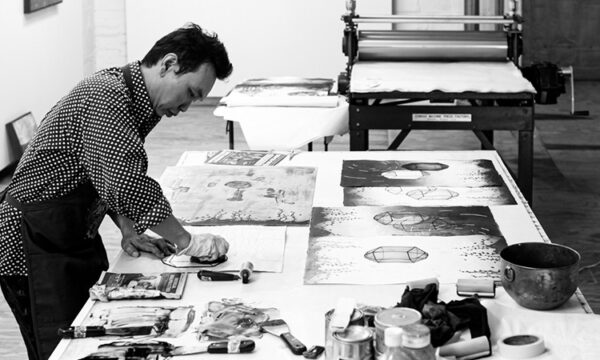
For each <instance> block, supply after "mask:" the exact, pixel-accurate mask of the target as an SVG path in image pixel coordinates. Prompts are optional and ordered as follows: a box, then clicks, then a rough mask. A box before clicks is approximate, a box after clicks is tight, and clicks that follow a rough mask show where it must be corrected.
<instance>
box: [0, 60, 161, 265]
mask: <svg viewBox="0 0 600 360" xmlns="http://www.w3.org/2000/svg"><path fill="white" fill-rule="evenodd" d="M127 66H129V67H130V69H131V77H132V82H133V93H132V94H130V93H129V90H128V88H127V86H126V85H125V80H124V77H123V72H122V70H121V69H120V68H109V69H105V70H102V71H99V72H97V73H95V74H93V75H91V76H90V77H88V78H86V79H84V80H83V81H81V82H80V83H79V84H77V86H75V88H74V89H73V90H71V92H70V93H69V94H67V96H65V97H64V98H62V99H61V100H60V101H59V102H58V103H57V104H56V105H55V106H54V107H53V108H52V109H51V110H50V112H48V114H46V116H45V117H44V119H43V120H42V122H41V125H40V127H39V129H38V132H37V133H36V135H35V136H34V138H33V139H32V141H31V143H30V145H29V146H28V148H27V150H26V151H25V154H23V158H22V159H21V161H20V163H19V165H18V166H17V169H16V171H15V174H14V176H13V178H12V181H11V183H10V185H9V186H8V191H9V192H10V194H11V195H12V196H13V197H14V198H15V199H16V200H18V201H20V202H21V203H25V204H26V203H31V202H36V201H43V200H50V199H56V198H59V197H62V196H64V195H66V194H68V193H70V192H71V191H73V190H74V189H75V188H77V187H78V186H79V185H80V184H82V183H85V182H89V181H91V183H92V185H93V186H94V188H95V189H96V191H97V192H98V195H99V196H100V199H101V200H102V201H104V202H105V204H106V205H107V206H108V208H109V209H110V210H112V211H114V212H116V213H117V214H120V215H123V216H125V217H127V218H129V219H131V220H132V221H134V223H135V228H136V231H137V232H138V233H142V232H144V231H145V230H146V229H147V228H150V227H153V226H155V225H157V224H159V223H161V222H162V221H163V220H164V219H166V218H167V217H168V216H169V215H171V213H172V211H171V207H170V205H169V203H168V201H167V200H166V199H165V197H164V196H163V193H162V190H161V188H160V186H159V184H158V183H157V182H156V181H155V180H153V179H151V178H150V177H148V176H147V175H146V172H147V169H148V158H147V155H146V151H145V150H144V146H143V145H144V139H145V138H146V135H148V133H149V132H150V131H151V130H152V129H153V128H154V126H156V124H157V123H158V121H159V120H160V117H158V116H157V115H156V114H155V113H154V110H153V109H152V104H151V103H150V98H149V96H148V91H147V89H146V86H145V84H144V79H143V78H142V72H141V69H140V63H139V62H134V63H130V64H128V65H127ZM20 218H21V212H20V211H19V210H17V209H15V208H13V207H12V206H11V205H9V204H7V203H6V202H2V203H1V204H0V275H27V268H26V266H25V255H24V253H23V243H22V237H21V232H20Z"/></svg>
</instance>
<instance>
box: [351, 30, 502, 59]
mask: <svg viewBox="0 0 600 360" xmlns="http://www.w3.org/2000/svg"><path fill="white" fill-rule="evenodd" d="M508 58H509V46H508V41H507V37H506V33H505V32H503V31H385V30H369V31H367V30H365V31H359V32H358V52H357V60H358V61H437V60H440V61H506V60H507V59H508Z"/></svg>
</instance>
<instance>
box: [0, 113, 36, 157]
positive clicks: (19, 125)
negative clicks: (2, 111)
mask: <svg viewBox="0 0 600 360" xmlns="http://www.w3.org/2000/svg"><path fill="white" fill-rule="evenodd" d="M37 128H38V125H37V122H36V121H35V118H34V117H33V114H32V113H31V112H28V113H26V114H24V115H21V116H19V117H18V118H16V119H15V120H13V121H11V122H9V123H7V124H6V134H7V136H8V141H9V144H10V146H11V149H12V151H13V154H14V155H15V156H16V157H17V158H21V156H22V155H23V153H25V149H27V146H28V145H29V143H30V142H31V140H32V139H33V136H34V135H35V133H36V131H37Z"/></svg>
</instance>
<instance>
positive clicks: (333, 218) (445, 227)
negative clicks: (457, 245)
mask: <svg viewBox="0 0 600 360" xmlns="http://www.w3.org/2000/svg"><path fill="white" fill-rule="evenodd" d="M332 235H333V236H376V235H381V236H388V235H389V236H459V235H493V236H500V235H501V234H500V230H499V229H498V225H497V224H496V221H495V220H494V217H493V216H492V213H491V212H490V209H489V208H488V207H484V206H449V207H411V206H389V207H381V206H355V207H326V208H325V207H315V208H313V213H312V221H311V227H310V236H312V237H317V236H332Z"/></svg>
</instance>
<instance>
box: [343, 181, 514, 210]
mask: <svg viewBox="0 0 600 360" xmlns="http://www.w3.org/2000/svg"><path fill="white" fill-rule="evenodd" d="M516 203H517V202H516V201H515V198H514V197H513V196H512V194H511V193H510V190H508V187H507V186H506V185H502V186H488V187H439V186H428V187H415V186H402V187H400V186H399V187H345V188H344V206H394V205H409V206H495V205H516Z"/></svg>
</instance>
